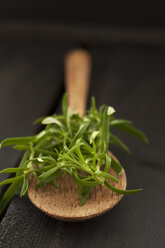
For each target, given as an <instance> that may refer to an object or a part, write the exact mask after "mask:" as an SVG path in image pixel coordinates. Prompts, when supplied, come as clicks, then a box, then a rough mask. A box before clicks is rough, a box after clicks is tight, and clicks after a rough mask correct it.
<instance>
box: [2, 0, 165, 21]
mask: <svg viewBox="0 0 165 248" xmlns="http://www.w3.org/2000/svg"><path fill="white" fill-rule="evenodd" d="M164 10H165V3H164V2H163V1H161V0H159V1H153V0H151V1H147V0H145V1H140V0H139V1H137V0H135V1H131V0H129V1H128V0H127V1H122V0H119V1H98V0H96V1H86V0H85V1H75V0H74V1H73V0H72V1H57V0H56V1H52V0H51V1H50V0H49V1H21V0H16V1H11V0H10V1H5V2H3V3H1V8H0V17H1V18H5V19H9V18H12V19H17V20H20V19H26V20H46V21H47V20H55V21H62V22H81V23H85V22H86V23H94V24H96V23H97V24H103V25H119V26H123V25H126V26H127V25H128V26H135V25H136V26H144V25H149V26H164V24H165V15H164Z"/></svg>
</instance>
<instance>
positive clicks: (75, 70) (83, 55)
mask: <svg viewBox="0 0 165 248" xmlns="http://www.w3.org/2000/svg"><path fill="white" fill-rule="evenodd" d="M90 72H91V56H90V54H89V53H88V52H87V51H85V50H83V49H81V50H80V49H79V50H78V49H77V50H73V51H71V52H69V54H67V55H66V58H65V88H66V91H67V93H68V105H69V108H70V109H71V110H72V111H75V112H76V113H79V115H80V116H83V115H84V114H85V110H86V102H87V97H88V89H89V83H90Z"/></svg>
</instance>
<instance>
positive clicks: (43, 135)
mask: <svg viewBox="0 0 165 248" xmlns="http://www.w3.org/2000/svg"><path fill="white" fill-rule="evenodd" d="M114 112H115V110H114V109H113V108H112V107H108V106H101V108H100V109H99V110H97V109H96V104H95V99H94V98H92V104H91V108H90V110H89V111H88V112H87V114H86V115H85V116H84V117H80V116H79V115H78V114H76V113H73V112H71V111H70V110H69V109H68V107H67V95H66V94H65V95H64V97H63V101H62V114H61V115H56V114H54V115H52V116H47V117H43V118H40V119H38V120H37V121H36V123H38V122H41V123H42V124H43V125H45V128H44V130H43V131H41V132H40V133H39V134H37V135H34V136H28V137H20V138H7V139H5V140H3V141H2V142H1V144H0V147H1V148H2V147H5V146H12V147H13V149H15V150H24V151H25V155H24V157H23V159H22V161H21V163H20V165H19V167H18V168H8V169H4V170H2V171H1V172H0V173H13V172H15V173H16V176H15V177H13V178H10V179H6V180H4V181H3V182H1V183H0V186H2V185H4V184H10V186H9V188H8V189H7V191H6V192H5V194H4V196H3V197H2V199H1V200H0V214H2V213H3V211H4V210H5V208H6V207H7V205H8V204H9V202H10V201H11V199H12V197H13V196H14V194H15V193H16V192H17V191H18V189H19V187H20V186H21V184H22V189H21V193H20V196H21V197H22V196H24V195H25V193H26V192H27V190H28V177H27V175H28V174H29V173H33V174H34V176H35V177H36V179H37V185H36V190H37V189H38V188H39V187H42V186H43V185H46V184H48V183H49V184H52V185H54V186H55V187H57V188H58V185H56V183H55V180H56V179H57V178H58V177H60V176H64V175H65V174H66V173H69V174H70V175H71V176H72V177H73V179H74V180H75V182H76V183H77V185H78V188H79V193H80V194H81V200H80V205H83V204H84V203H85V202H86V200H87V198H88V196H89V194H90V193H91V191H92V190H93V188H94V187H95V186H97V185H99V184H100V185H102V186H106V187H107V188H108V189H110V190H112V191H114V192H117V193H118V194H132V193H136V192H139V191H141V190H142V189H137V190H120V189H118V188H115V187H114V186H112V185H111V184H110V182H109V181H107V179H109V180H111V181H114V182H118V179H117V178H115V177H114V176H112V175H111V174H110V167H111V166H112V167H113V169H114V170H115V171H116V173H117V174H120V173H121V171H122V165H121V164H120V163H119V162H117V161H115V160H114V159H113V157H111V155H110V154H108V153H107V151H108V147H109V141H110V139H111V141H112V143H115V144H116V145H118V146H119V147H120V148H122V149H123V150H124V151H126V152H128V153H130V150H129V149H128V147H127V146H126V145H125V144H124V143H123V142H122V141H121V140H120V139H119V138H118V137H116V136H115V135H114V134H112V133H110V126H113V127H114V128H117V129H120V130H122V131H124V132H126V133H129V134H132V135H134V136H135V137H137V138H139V139H140V140H142V141H144V142H148V140H147V137H146V136H145V135H144V134H143V133H142V132H141V131H139V130H138V129H136V128H135V127H133V126H132V122H131V121H128V120H122V119H116V118H115V117H114ZM36 164H37V165H38V167H37V168H36ZM104 165H105V166H104Z"/></svg>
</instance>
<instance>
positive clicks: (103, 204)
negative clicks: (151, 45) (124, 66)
mask: <svg viewBox="0 0 165 248" xmlns="http://www.w3.org/2000/svg"><path fill="white" fill-rule="evenodd" d="M90 69H91V58H90V55H89V53H88V52H86V51H83V50H75V51H73V52H70V53H69V54H68V55H67V57H66V59H65V71H66V78H65V81H66V89H67V93H68V101H69V103H68V104H69V108H70V109H72V110H74V111H75V112H77V113H79V114H80V115H81V116H83V115H84V113H85V108H86V99H87V93H88V87H89V76H90ZM114 158H115V157H114ZM115 159H116V158H115ZM116 160H117V159H116ZM111 174H112V175H114V176H115V177H117V178H118V179H119V183H112V182H111V184H112V185H114V186H115V187H118V188H120V189H122V190H124V189H126V184H127V180H126V174H125V171H124V170H122V172H121V174H120V176H118V175H117V174H116V172H115V171H114V170H113V169H112V168H111ZM56 183H57V184H58V185H59V186H60V189H56V188H55V187H53V186H52V185H46V186H44V187H41V188H39V189H38V190H37V191H36V190H35V185H36V179H35V177H34V176H33V175H30V177H29V189H28V196H29V199H30V200H31V202H32V203H33V204H34V205H35V206H36V207H37V208H39V209H40V210H41V211H43V212H44V213H46V214H47V215H49V216H51V217H54V218H56V219H61V220H65V221H81V220H86V219H90V218H93V217H96V216H98V215H101V214H103V213H105V212H106V211H108V210H109V209H111V208H112V207H114V206H115V205H116V204H117V203H118V202H119V201H120V199H121V198H122V196H123V195H119V194H117V193H114V192H112V191H110V190H109V189H108V188H106V187H102V186H101V185H99V186H96V187H95V188H94V190H93V191H92V193H91V195H90V196H89V198H88V199H87V201H86V203H85V204H84V205H83V206H80V198H81V196H80V195H79V194H78V193H77V192H76V191H77V190H78V188H77V184H76V183H75V182H74V180H73V179H72V177H71V176H70V175H66V176H65V177H64V178H58V179H56Z"/></svg>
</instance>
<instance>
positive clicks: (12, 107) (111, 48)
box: [0, 0, 165, 248]
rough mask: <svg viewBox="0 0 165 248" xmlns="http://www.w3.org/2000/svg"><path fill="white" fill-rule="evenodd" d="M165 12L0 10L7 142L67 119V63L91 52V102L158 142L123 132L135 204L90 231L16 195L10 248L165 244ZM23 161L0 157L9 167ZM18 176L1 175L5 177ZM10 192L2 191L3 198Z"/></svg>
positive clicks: (0, 130) (2, 123)
mask: <svg viewBox="0 0 165 248" xmlns="http://www.w3.org/2000/svg"><path fill="white" fill-rule="evenodd" d="M164 13H165V4H164V2H163V1H121V0H120V1H111V2H110V1H109V2H108V1H82V2H80V1H79V2H78V1H24V2H23V1H18V0H17V1H5V2H3V3H1V7H0V140H2V139H4V138H6V137H11V136H24V135H31V134H34V133H36V132H37V130H38V128H37V127H34V126H33V125H32V122H33V120H34V119H36V118H38V117H39V116H43V115H48V114H51V113H53V112H54V111H55V112H59V111H60V102H61V97H62V95H63V93H64V80H63V78H64V68H63V67H64V66H63V64H64V57H65V55H66V53H67V52H68V51H70V50H71V49H74V48H80V47H85V48H87V49H88V50H89V52H90V53H91V56H92V61H93V62H92V72H91V84H90V90H89V99H88V106H89V103H90V96H92V95H94V96H95V97H96V101H97V106H100V105H101V104H104V103H105V104H109V105H112V106H114V107H115V109H116V111H117V116H118V117H120V118H126V119H130V120H132V121H133V123H134V124H135V125H136V126H137V127H138V128H140V129H142V130H143V131H144V132H145V133H146V134H147V136H148V138H149V141H150V143H149V144H148V145H145V144H142V143H140V142H139V141H137V140H136V139H133V138H130V137H128V136H125V135H122V134H121V133H119V137H120V138H121V139H123V140H124V141H125V143H126V144H127V145H128V146H129V147H130V148H131V150H132V155H131V156H128V155H126V154H124V152H122V151H120V150H119V149H118V148H117V147H113V148H112V150H113V152H114V154H115V155H116V156H117V157H118V158H119V160H120V161H121V162H122V164H123V165H124V168H125V170H126V174H127V178H128V188H138V187H143V188H144V191H143V192H142V193H139V194H137V195H134V196H126V197H124V198H123V199H122V201H121V202H120V204H118V205H117V206H116V207H115V208H114V209H112V210H111V211H109V212H108V213H106V214H104V215H102V216H100V217H98V218H96V219H92V220H89V221H86V222H82V223H66V222H62V221H56V220H54V219H51V218H50V217H48V216H46V215H45V214H43V213H41V212H39V211H38V210H37V209H36V208H35V207H34V206H33V205H32V204H31V203H30V202H29V200H28V198H27V197H24V198H22V199H20V198H19V196H18V195H16V196H15V197H14V199H13V200H12V202H11V204H10V205H9V207H8V209H7V211H6V212H5V214H4V215H3V216H2V217H1V222H0V247H2V248H3V247H4V248H5V247H10V248H18V247H20V248H26V247H27V248H29V247H32V248H33V247H35V248H36V247H38V248H45V247H46V248H55V247H57V248H58V247H62V248H65V247H82V248H84V247H95V248H99V247H105V248H106V247H107V248H108V247H112V248H113V247H114V248H132V247H135V248H146V247H151V248H157V247H158V248H160V247H164V246H165V233H164V230H165V211H164V206H165V197H164V190H165V186H164V178H165V173H164V172H165V171H164V170H165V166H164V164H165V159H164V140H165V133H164V127H165V117H164V107H165V100H164V94H165V93H164V92H165V15H164ZM21 156H22V154H21V153H18V152H14V151H13V150H12V149H10V148H6V149H3V150H1V151H0V169H3V168H6V167H14V166H17V165H18V163H19V160H20V158H21ZM7 176H8V175H3V176H2V175H1V176H0V179H1V180H2V179H4V178H6V177H7ZM5 189H6V187H4V188H3V189H0V194H1V196H2V195H3V193H4V191H5Z"/></svg>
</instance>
